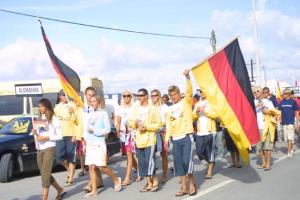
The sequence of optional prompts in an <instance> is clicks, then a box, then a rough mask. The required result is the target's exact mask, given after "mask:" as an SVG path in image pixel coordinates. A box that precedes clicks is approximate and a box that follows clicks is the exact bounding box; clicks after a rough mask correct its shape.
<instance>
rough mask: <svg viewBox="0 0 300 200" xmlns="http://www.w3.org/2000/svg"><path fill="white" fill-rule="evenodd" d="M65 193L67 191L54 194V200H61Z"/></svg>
mask: <svg viewBox="0 0 300 200" xmlns="http://www.w3.org/2000/svg"><path fill="white" fill-rule="evenodd" d="M66 194H67V192H62V193H61V194H58V195H57V196H56V198H55V200H62V199H63V197H64V196H65V195H66Z"/></svg>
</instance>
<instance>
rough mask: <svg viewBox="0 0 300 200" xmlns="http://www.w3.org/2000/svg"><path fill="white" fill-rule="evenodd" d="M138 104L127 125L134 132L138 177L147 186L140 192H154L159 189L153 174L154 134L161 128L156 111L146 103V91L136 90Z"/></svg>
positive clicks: (154, 160) (154, 162) (154, 161)
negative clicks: (145, 180)
mask: <svg viewBox="0 0 300 200" xmlns="http://www.w3.org/2000/svg"><path fill="white" fill-rule="evenodd" d="M137 96H138V100H139V104H137V105H135V106H134V107H133V109H132V111H131V113H130V114H129V119H128V124H129V126H130V128H132V129H134V130H136V138H135V141H136V153H137V157H138V167H139V175H140V176H141V177H146V179H147V185H146V186H145V187H144V188H143V189H141V190H140V192H148V191H152V192H156V191H158V189H159V184H158V180H157V176H156V173H155V168H156V167H155V164H156V159H155V146H156V132H157V130H158V129H159V128H160V127H161V119H160V114H159V111H158V109H157V108H156V107H155V106H153V105H152V104H150V103H149V102H148V91H147V90H146V89H144V88H142V89H139V90H138V95H137Z"/></svg>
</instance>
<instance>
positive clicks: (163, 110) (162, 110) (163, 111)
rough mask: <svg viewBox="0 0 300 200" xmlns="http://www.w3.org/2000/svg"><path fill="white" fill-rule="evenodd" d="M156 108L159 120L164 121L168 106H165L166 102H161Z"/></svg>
mask: <svg viewBox="0 0 300 200" xmlns="http://www.w3.org/2000/svg"><path fill="white" fill-rule="evenodd" d="M158 109H159V115H160V119H161V121H162V122H163V123H166V116H167V114H168V109H169V106H167V105H166V104H162V105H161V106H160V107H159V108H158Z"/></svg>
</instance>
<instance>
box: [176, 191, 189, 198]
mask: <svg viewBox="0 0 300 200" xmlns="http://www.w3.org/2000/svg"><path fill="white" fill-rule="evenodd" d="M187 194H189V193H188V192H182V191H180V192H177V193H176V194H175V196H176V197H182V196H184V195H187Z"/></svg>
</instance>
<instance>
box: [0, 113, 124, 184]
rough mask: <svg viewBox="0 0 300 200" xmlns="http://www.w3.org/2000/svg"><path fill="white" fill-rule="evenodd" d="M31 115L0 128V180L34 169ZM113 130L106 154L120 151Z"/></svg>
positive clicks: (6, 180)
mask: <svg viewBox="0 0 300 200" xmlns="http://www.w3.org/2000/svg"><path fill="white" fill-rule="evenodd" d="M31 130H32V117H31V116H21V117H16V118H14V119H12V120H11V121H9V122H8V123H6V124H5V125H4V126H3V127H2V128H1V129H0V182H9V181H10V180H11V179H12V178H13V176H14V175H15V174H16V173H20V172H29V171H35V170H37V169H38V167H37V162H36V148H35V143H34V137H33V136H32V133H31ZM120 147H121V145H120V140H119V138H118V137H117V136H116V134H115V131H113V130H112V131H111V133H110V134H109V135H108V137H107V150H108V155H109V156H112V155H114V154H116V153H118V152H120Z"/></svg>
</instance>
